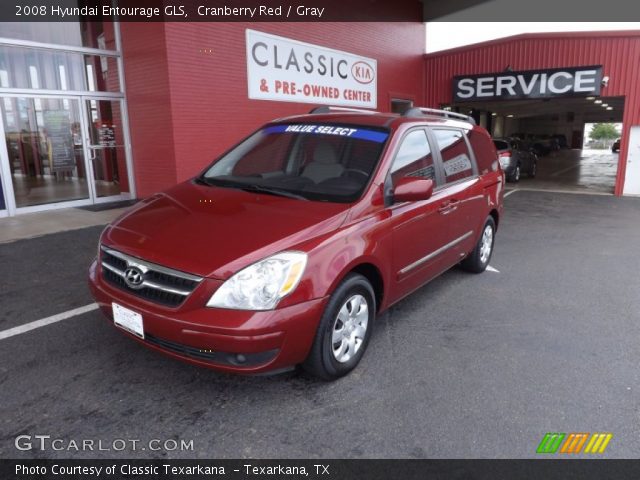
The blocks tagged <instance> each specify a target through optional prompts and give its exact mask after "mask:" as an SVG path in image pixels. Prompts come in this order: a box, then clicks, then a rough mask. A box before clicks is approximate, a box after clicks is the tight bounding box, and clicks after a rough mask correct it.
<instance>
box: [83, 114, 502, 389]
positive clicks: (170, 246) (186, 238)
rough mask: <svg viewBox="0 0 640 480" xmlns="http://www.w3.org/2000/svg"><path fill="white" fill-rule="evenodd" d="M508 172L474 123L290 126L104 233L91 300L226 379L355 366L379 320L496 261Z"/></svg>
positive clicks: (249, 143) (451, 118)
mask: <svg viewBox="0 0 640 480" xmlns="http://www.w3.org/2000/svg"><path fill="white" fill-rule="evenodd" d="M503 188H504V174H503V172H502V170H501V169H500V166H499V162H498V157H497V153H496V150H495V147H494V145H493V142H492V140H491V138H490V137H489V135H488V133H487V132H486V131H485V130H484V129H482V128H481V127H478V126H476V125H475V124H474V123H473V121H472V120H471V119H470V118H468V117H465V116H464V115H460V114H455V113H451V112H445V111H440V110H430V109H423V108H413V109H410V110H409V111H407V112H406V113H405V114H403V115H398V114H390V113H389V114H387V113H378V112H370V111H366V110H356V109H340V108H330V107H319V108H317V109H315V110H313V111H312V112H311V114H308V115H301V116H295V117H289V118H284V119H279V120H275V121H273V122H271V123H268V124H267V125H265V126H264V127H262V128H261V129H260V130H258V131H257V132H255V133H254V134H252V135H251V136H249V137H248V138H246V139H245V140H243V141H242V142H241V143H239V144H238V145H237V146H235V147H234V148H232V149H231V150H229V151H228V152H227V153H225V154H224V155H222V156H221V157H220V158H219V159H218V160H216V161H215V162H214V163H213V164H212V165H210V166H209V167H208V168H207V169H206V170H205V171H204V172H203V173H202V174H200V175H199V176H197V177H195V178H193V179H191V180H188V181H186V182H184V183H181V184H179V185H176V186H174V187H172V188H170V189H168V190H166V191H165V192H162V193H159V194H156V195H153V196H151V197H150V198H147V199H145V200H143V201H141V202H139V203H138V204H137V205H136V206H135V207H133V209H132V210H130V211H128V212H127V213H126V214H124V215H123V216H121V217H120V218H119V219H117V220H116V221H114V222H113V223H112V224H111V225H109V226H107V228H106V229H105V230H104V232H103V233H102V236H101V237H100V245H99V251H98V252H99V256H98V258H97V259H96V261H95V262H94V263H93V265H92V266H91V268H90V272H89V284H90V287H91V291H92V293H93V295H94V297H95V298H96V300H97V302H98V304H99V305H100V307H101V309H102V310H103V311H104V313H105V314H106V315H107V316H108V317H109V318H112V319H113V321H114V324H115V325H116V326H118V327H120V328H121V329H122V330H123V331H124V332H126V333H127V334H128V335H130V336H131V337H132V338H135V339H137V340H139V341H140V342H142V343H144V344H145V345H147V346H149V347H151V348H154V349H157V350H160V351H162V352H164V353H166V354H168V355H170V356H173V357H176V358H179V359H182V360H186V361H189V362H191V363H194V364H197V365H202V366H206V367H211V368H215V369H218V370H223V371H228V372H237V373H259V372H264V371H270V370H280V369H285V368H289V367H291V366H294V365H297V364H302V365H303V367H304V368H305V369H306V370H308V371H309V372H311V373H313V374H314V375H316V376H319V377H321V378H324V379H334V378H337V377H340V376H342V375H345V374H346V373H348V372H349V371H351V370H352V369H353V368H354V367H355V366H356V365H357V364H358V362H359V361H360V359H361V358H362V355H363V354H364V352H365V350H366V348H367V344H368V343H369V340H370V338H371V334H372V330H373V326H374V321H375V317H376V314H378V313H380V312H381V311H383V310H385V309H387V308H389V306H391V305H393V304H394V303H396V302H398V301H399V300H400V299H402V298H403V297H405V296H406V295H409V294H410V293H411V292H413V291H414V290H416V289H417V288H419V287H420V286H422V285H424V284H425V283H426V282H428V281H429V280H431V279H432V278H434V277H436V276H437V275H439V274H441V273H443V272H444V271H446V270H447V269H449V268H451V267H452V266H454V265H456V264H458V263H461V265H462V266H463V267H464V268H465V269H467V270H469V271H471V272H482V271H484V270H485V268H486V267H487V265H488V264H489V260H490V258H491V253H492V251H493V245H494V238H495V233H496V229H497V226H498V223H499V220H500V217H501V214H502V199H503Z"/></svg>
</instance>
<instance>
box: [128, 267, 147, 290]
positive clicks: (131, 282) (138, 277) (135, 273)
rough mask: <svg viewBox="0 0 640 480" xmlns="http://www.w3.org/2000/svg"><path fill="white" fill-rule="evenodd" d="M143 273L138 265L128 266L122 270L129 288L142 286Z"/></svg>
mask: <svg viewBox="0 0 640 480" xmlns="http://www.w3.org/2000/svg"><path fill="white" fill-rule="evenodd" d="M143 275H144V273H142V270H140V269H139V268H138V267H129V268H127V269H126V270H125V271H124V281H125V283H126V284H127V285H128V286H129V287H130V288H133V289H138V288H142V282H144V278H143Z"/></svg>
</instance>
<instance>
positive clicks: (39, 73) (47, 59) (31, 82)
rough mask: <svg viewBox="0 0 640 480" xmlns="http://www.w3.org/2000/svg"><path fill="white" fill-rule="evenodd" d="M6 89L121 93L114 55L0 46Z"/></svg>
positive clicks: (1, 80) (1, 73)
mask: <svg viewBox="0 0 640 480" xmlns="http://www.w3.org/2000/svg"><path fill="white" fill-rule="evenodd" d="M0 83H1V85H2V87H5V88H7V87H8V88H31V89H48V90H88V91H101V92H119V91H120V80H119V77H118V62H117V60H116V58H115V57H101V56H95V55H83V54H80V53H72V52H62V51H60V52H59V51H50V50H39V49H32V48H23V47H8V46H0Z"/></svg>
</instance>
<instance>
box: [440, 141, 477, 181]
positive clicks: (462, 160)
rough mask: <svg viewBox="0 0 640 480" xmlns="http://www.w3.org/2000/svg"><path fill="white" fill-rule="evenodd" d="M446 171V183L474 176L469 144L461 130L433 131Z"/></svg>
mask: <svg viewBox="0 0 640 480" xmlns="http://www.w3.org/2000/svg"><path fill="white" fill-rule="evenodd" d="M433 134H434V136H435V137H436V141H437V142H438V148H439V149H440V155H441V156H442V167H443V169H444V176H445V182H446V183H451V182H457V181H458V180H463V179H465V178H467V177H471V176H473V163H472V162H471V155H470V154H469V148H468V147H467V142H465V139H464V135H463V134H462V132H461V131H460V130H444V129H437V130H434V131H433Z"/></svg>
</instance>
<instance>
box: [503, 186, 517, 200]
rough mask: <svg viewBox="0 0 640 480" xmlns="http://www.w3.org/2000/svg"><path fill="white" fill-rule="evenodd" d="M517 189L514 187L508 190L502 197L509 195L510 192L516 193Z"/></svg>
mask: <svg viewBox="0 0 640 480" xmlns="http://www.w3.org/2000/svg"><path fill="white" fill-rule="evenodd" d="M517 191H518V189H517V188H514V189H513V190H509V191H508V192H507V193H505V194H504V198H507V197H508V196H509V195H511V194H512V193H516V192H517Z"/></svg>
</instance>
